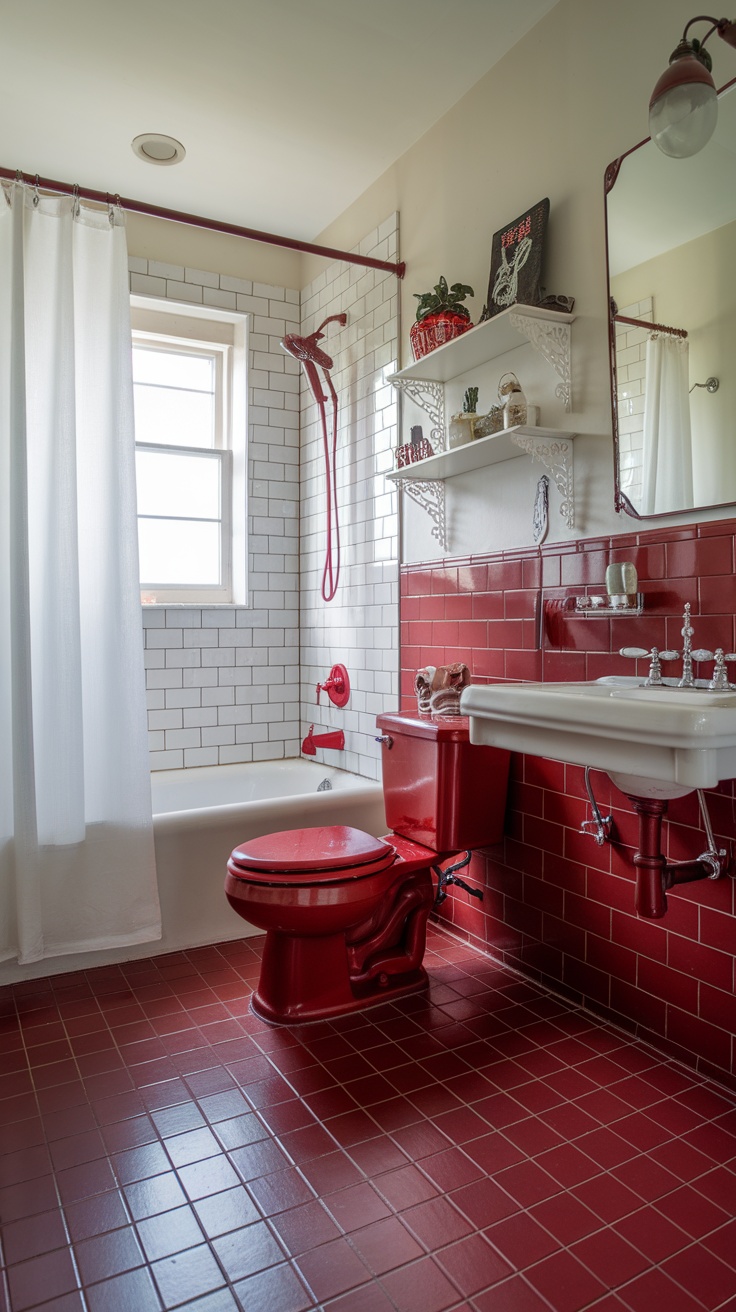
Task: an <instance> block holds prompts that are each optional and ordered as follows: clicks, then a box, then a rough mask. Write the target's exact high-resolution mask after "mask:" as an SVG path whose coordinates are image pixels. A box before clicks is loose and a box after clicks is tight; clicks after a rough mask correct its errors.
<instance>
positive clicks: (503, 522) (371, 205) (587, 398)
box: [305, 0, 736, 560]
mask: <svg viewBox="0 0 736 1312" xmlns="http://www.w3.org/2000/svg"><path fill="white" fill-rule="evenodd" d="M691 17H692V4H691V2H690V0H618V2H617V3H616V4H615V5H611V4H610V3H609V2H608V0H560V3H559V4H558V5H557V6H556V7H555V8H554V9H553V10H552V11H551V12H550V13H549V14H548V15H547V17H546V18H544V19H543V20H542V22H541V23H539V24H538V25H537V26H536V27H535V28H534V29H533V30H532V31H531V32H530V33H529V34H528V35H527V36H526V37H525V38H524V39H523V40H522V41H521V42H520V43H519V44H518V45H517V46H516V47H515V48H514V49H513V50H512V51H510V52H509V54H508V55H507V56H506V57H505V58H504V59H503V60H502V61H501V62H500V63H499V64H498V65H496V67H495V68H494V69H492V70H491V72H490V73H488V74H487V75H486V76H485V77H484V78H483V79H482V80H481V81H480V82H478V83H477V84H476V86H475V87H474V88H473V89H472V90H471V91H470V92H469V93H468V94H467V95H466V96H465V97H463V99H462V100H461V101H459V102H458V104H457V105H456V106H455V107H454V108H453V109H452V110H451V111H450V112H449V113H448V114H446V115H445V117H444V118H443V119H442V120H441V121H440V122H439V123H438V124H437V125H436V126H435V127H433V128H432V129H430V131H429V132H427V133H426V135H425V136H424V137H422V139H421V140H420V141H418V142H417V143H416V145H415V146H413V147H412V148H411V149H410V150H409V151H407V152H406V154H405V155H403V156H402V157H401V159H399V160H398V161H397V163H396V164H395V165H394V166H393V167H392V168H391V169H390V170H388V171H387V172H386V173H385V174H384V175H383V176H382V177H381V178H379V179H378V180H377V182H376V183H375V184H374V185H373V186H372V187H371V188H369V189H368V191H366V192H365V193H364V195H363V196H361V197H360V199H359V200H358V201H356V202H355V204H354V205H352V206H351V207H350V208H349V209H348V210H346V212H345V213H344V214H343V215H342V216H341V217H340V218H339V219H338V220H337V221H336V222H335V223H334V224H332V225H331V226H330V228H329V229H327V230H326V231H325V232H323V233H322V234H321V236H320V238H319V239H318V240H320V241H324V242H326V243H329V244H334V245H338V246H341V247H349V246H350V245H351V244H352V243H353V242H355V241H357V240H358V239H359V238H360V235H361V233H363V232H365V231H366V230H367V229H369V228H370V227H371V226H372V225H373V224H374V223H376V222H377V221H379V220H380V218H381V217H382V216H383V215H384V214H386V213H388V212H390V211H392V210H394V209H396V210H398V211H399V212H400V215H401V257H402V259H404V260H406V262H407V275H406V279H405V281H404V283H403V285H402V292H401V303H402V323H403V331H402V361H403V363H408V362H409V361H410V359H411V355H410V352H409V343H408V328H409V324H410V323H411V321H412V319H413V318H414V312H415V306H416V302H415V301H414V299H413V295H412V293H414V292H420V291H424V290H426V289H427V288H428V287H430V286H431V285H432V284H433V283H434V282H436V280H437V277H438V275H439V274H440V273H444V274H445V275H446V276H447V278H448V280H449V281H451V282H452V281H456V280H460V281H462V282H469V283H470V284H472V286H473V287H474V288H475V290H476V296H475V300H474V302H473V305H472V309H473V317H474V318H476V317H477V315H478V314H479V312H480V309H481V307H482V305H483V302H484V299H485V295H486V290H487V284H488V271H489V262H490V248H491V239H492V236H493V233H494V232H495V231H496V230H497V229H498V228H499V227H501V226H502V225H503V224H504V223H506V222H507V221H509V220H511V219H513V218H514V217H515V216H516V215H517V214H519V213H521V212H523V210H524V209H525V208H526V207H527V206H529V205H531V204H533V203H534V202H535V201H537V200H539V199H541V198H542V197H543V196H549V198H550V204H551V212H550V224H549V230H548V243H547V259H546V268H545V276H544V279H543V281H544V283H545V285H546V288H547V290H548V291H555V292H561V293H565V294H567V295H572V296H575V298H576V305H575V312H576V314H577V319H576V322H575V324H574V325H573V406H574V409H573V412H572V414H571V415H569V416H566V417H565V424H566V426H569V427H570V428H571V429H572V430H573V431H576V432H578V433H579V434H580V436H579V437H578V438H577V440H576V442H575V480H576V501H577V523H576V528H575V529H574V530H568V529H567V528H566V527H565V525H564V523H563V522H562V520H561V519H560V517H559V514H558V513H557V507H558V505H559V497H558V494H556V491H555V489H553V490H552V498H551V508H552V517H551V526H550V539H558V540H559V539H564V538H566V537H568V536H581V535H582V536H589V535H592V534H598V533H616V532H629V531H631V529H632V528H633V527H634V525H633V523H632V521H631V520H630V519H628V518H626V517H620V516H617V515H616V514H615V513H614V510H613V468H612V465H613V461H612V441H611V414H610V387H609V376H608V337H607V322H606V315H607V284H606V265H605V233H604V203H603V175H604V171H605V168H606V166H607V165H608V164H609V163H610V161H611V160H612V159H614V158H615V157H617V156H618V155H619V154H621V153H622V152H623V151H625V150H627V149H629V148H630V147H631V146H633V145H634V144H635V143H636V142H637V141H639V140H641V139H642V138H643V137H644V136H645V135H646V133H647V104H648V101H649V95H650V93H651V89H652V86H653V84H654V82H655V81H656V79H657V78H658V76H659V74H660V72H661V71H662V70H663V68H664V66H665V65H666V63H667V59H668V57H669V54H670V52H671V50H672V49H673V48H674V46H675V45H676V43H677V40H678V39H679V36H680V34H681V32H682V29H683V27H684V25H685V23H686V22H687V21H688V19H689V18H691ZM711 46H712V49H713V60H714V76H715V80H716V82H717V83H718V84H721V83H723V82H725V81H726V80H727V78H728V77H730V76H733V74H734V73H736V63H735V62H734V55H733V52H732V51H730V50H729V48H728V47H726V46H725V45H724V43H723V42H720V41H718V40H717V39H716V38H714V39H713V40H712V42H711ZM407 75H408V76H416V78H417V94H418V95H420V94H421V95H431V87H430V86H428V85H427V83H426V81H425V80H423V79H420V77H419V71H418V70H411V69H409V70H408V71H407ZM305 267H306V268H307V270H308V271H309V272H310V274H311V272H312V268H313V266H312V265H311V261H310V259H309V258H307V259H305ZM523 349H524V351H527V350H528V349H529V348H523ZM516 355H517V356H519V357H521V353H520V352H517V353H516ZM503 359H504V366H503V367H504V368H506V367H508V364H507V361H508V359H509V357H503ZM497 364H498V362H497ZM497 372H498V373H500V372H502V370H501V369H497ZM517 372H520V373H521V374H522V382H523V383H525V381H526V378H527V376H529V377H530V378H531V377H532V376H533V368H532V367H528V366H527V365H526V364H523V365H522V363H519V364H518V369H517ZM551 377H552V379H553V381H554V375H551ZM526 390H527V393H528V396H529V400H531V401H534V400H537V399H538V398H537V396H535V395H533V389H532V387H531V386H528V387H526ZM485 399H486V400H491V399H492V397H490V396H487V397H486V398H485ZM542 419H543V422H544V421H545V414H544V411H543V415H542ZM568 420H569V424H568ZM547 422H550V423H552V422H554V423H555V424H559V425H560V426H561V418H560V417H558V416H554V419H548V420H547ZM498 468H499V467H496V469H494V470H493V471H483V472H482V474H480V475H477V476H473V478H472V479H467V480H466V481H465V483H464V484H462V485H460V481H459V480H455V481H454V482H452V483H449V484H448V488H447V491H448V513H449V518H450V521H451V524H452V525H453V526H454V528H453V532H452V536H451V540H450V544H449V553H448V554H451V555H460V554H466V553H468V552H472V551H481V550H488V549H494V548H499V547H503V546H516V545H523V544H527V543H529V542H530V541H531V515H532V502H533V493H534V489H535V487H536V482H537V479H538V477H539V475H540V474H541V473H542V472H543V471H542V469H541V467H540V466H538V465H532V464H531V463H530V462H528V461H526V460H523V461H514V462H510V463H509V464H508V465H507V466H504V467H501V468H502V469H503V471H504V472H503V473H499V472H498ZM404 504H405V515H404V520H405V534H404V550H403V555H404V558H405V559H409V560H418V559H431V558H436V557H437V555H438V554H440V553H438V549H437V544H436V543H435V542H434V541H433V539H431V537H430V535H429V526H428V521H427V520H426V517H424V516H423V515H422V512H421V511H419V510H417V508H416V507H415V506H414V505H413V504H411V503H408V502H407V501H406V499H405V503H404ZM674 522H677V521H676V520H675V521H674Z"/></svg>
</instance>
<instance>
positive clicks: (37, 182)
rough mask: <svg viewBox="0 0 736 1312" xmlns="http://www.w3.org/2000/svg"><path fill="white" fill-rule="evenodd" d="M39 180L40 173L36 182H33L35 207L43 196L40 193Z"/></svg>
mask: <svg viewBox="0 0 736 1312" xmlns="http://www.w3.org/2000/svg"><path fill="white" fill-rule="evenodd" d="M39 182H40V179H39V176H38V174H36V181H35V182H34V184H33V208H34V209H35V208H36V206H37V205H38V202H39V200H40V199H41V197H40V196H39V194H38V187H39Z"/></svg>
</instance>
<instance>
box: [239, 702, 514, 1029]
mask: <svg viewBox="0 0 736 1312" xmlns="http://www.w3.org/2000/svg"><path fill="white" fill-rule="evenodd" d="M376 723H377V725H378V728H379V729H380V730H381V734H382V737H381V739H380V741H381V743H382V745H383V793H384V800H385V806H386V819H387V822H388V824H389V826H390V827H391V829H392V830H393V832H392V833H390V834H388V835H386V837H385V838H373V837H372V836H371V835H370V834H366V833H363V831H362V830H360V829H352V828H350V827H349V826H346V825H330V826H320V827H317V828H312V829H289V830H285V831H283V832H281V833H275V834H266V835H264V836H263V837H261V838H255V839H251V840H250V841H249V842H247V843H243V844H242V846H241V847H236V849H235V851H234V852H233V853H232V855H231V857H230V860H229V861H228V866H227V876H226V879H225V893H226V895H227V899H228V901H229V903H230V905H231V906H232V907H233V908H234V909H235V911H237V912H238V915H240V916H242V917H243V919H244V920H247V921H249V922H250V923H251V924H253V925H256V926H257V927H258V928H259V929H263V930H265V931H266V943H265V948H264V953H263V962H262V965H261V974H260V979H259V982H258V988H257V990H256V992H255V993H254V995H253V998H252V1007H253V1010H254V1011H255V1013H256V1014H257V1015H258V1016H261V1017H262V1018H263V1019H264V1020H268V1021H272V1022H276V1023H280V1024H294V1023H298V1022H301V1021H314V1020H324V1019H326V1018H328V1017H331V1016H340V1015H343V1014H345V1013H347V1012H350V1011H355V1010H357V1009H359V1008H361V1007H367V1006H370V1005H371V1004H373V1003H376V1002H383V1001H385V1000H386V999H389V998H395V997H398V996H400V995H401V994H404V993H411V992H414V991H416V990H417V989H419V988H421V987H422V986H423V985H424V984H425V983H426V979H427V976H426V972H425V971H424V969H423V967H422V958H423V956H424V947H425V939H426V927H427V919H428V917H429V913H430V911H431V910H432V906H433V904H434V901H435V896H436V889H435V886H434V884H433V881H432V873H431V872H432V870H433V868H434V867H436V866H437V865H438V864H439V863H440V862H442V861H445V860H447V858H449V857H451V856H453V855H456V854H457V853H458V852H462V851H465V850H467V849H472V848H477V847H487V846H488V845H489V844H491V843H497V842H498V841H499V839H500V838H501V835H502V832H503V817H504V809H505V805H506V785H507V779H508V764H509V753H508V752H505V751H501V750H500V749H498V748H495V747H476V746H473V745H472V744H471V742H470V736H469V731H468V720H467V718H466V717H463V716H460V717H458V716H454V717H449V716H445V717H440V718H437V719H428V718H423V717H419V716H417V715H416V714H406V713H401V714H393V715H379V716H378V718H377V721H376ZM438 878H439V874H438Z"/></svg>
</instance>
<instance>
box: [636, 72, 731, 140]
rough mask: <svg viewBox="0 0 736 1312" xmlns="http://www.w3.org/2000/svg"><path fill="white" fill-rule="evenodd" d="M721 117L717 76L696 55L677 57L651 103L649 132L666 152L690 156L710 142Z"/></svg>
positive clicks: (655, 91)
mask: <svg viewBox="0 0 736 1312" xmlns="http://www.w3.org/2000/svg"><path fill="white" fill-rule="evenodd" d="M717 119H718V96H717V94H716V89H715V86H714V84H713V79H712V78H711V76H710V74H709V73H708V71H707V69H706V68H705V67H704V65H703V64H701V62H700V60H699V59H697V58H696V57H695V55H684V56H680V57H679V58H677V59H675V60H674V62H673V63H672V64H671V65H670V67H669V68H668V69H667V71H666V72H665V73H664V74H663V75H662V77H661V78H660V79H659V82H658V83H657V85H656V87H655V88H654V91H653V92H652V99H651V101H650V102H649V132H650V135H651V138H652V141H653V142H654V144H655V145H656V146H658V147H659V149H660V150H661V151H662V152H663V154H665V155H671V156H672V157H673V158H675V159H687V158H688V156H689V155H696V154H697V153H698V151H699V150H702V149H703V146H705V145H706V143H707V142H708V141H710V139H711V137H712V136H713V133H714V131H715V126H716V121H717Z"/></svg>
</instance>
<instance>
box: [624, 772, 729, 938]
mask: <svg viewBox="0 0 736 1312" xmlns="http://www.w3.org/2000/svg"><path fill="white" fill-rule="evenodd" d="M697 793H698V801H699V803H700V814H701V817H702V820H703V828H704V829H705V833H706V837H707V839H708V848H707V849H706V851H705V852H701V854H700V856H698V857H696V858H695V859H694V860H693V861H667V860H665V857H664V855H663V853H662V820H663V818H664V816H665V815H666V813H667V801H666V800H665V799H664V798H661V797H633V796H632V795H631V794H627V796H628V798H629V801H630V802H631V803H632V805H633V807H634V810H635V811H636V813H637V815H638V816H639V851H638V852H637V853H636V855H635V856H634V866H635V868H636V914H637V915H638V916H643V917H645V918H646V919H647V920H659V919H661V917H662V916H663V915H664V914H665V912H666V910H667V890H668V889H670V888H673V887H674V886H675V884H690V883H692V882H693V881H694V880H698V879H720V877H721V875H723V874H725V873H726V870H727V868H728V865H729V856H728V854H727V852H726V849H725V848H723V847H721V848H717V847H716V845H715V839H714V837H713V829H712V827H711V823H710V816H709V814H708V807H707V805H706V801H705V796H704V794H703V792H702V791H701V789H700V788H698V789H697Z"/></svg>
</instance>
